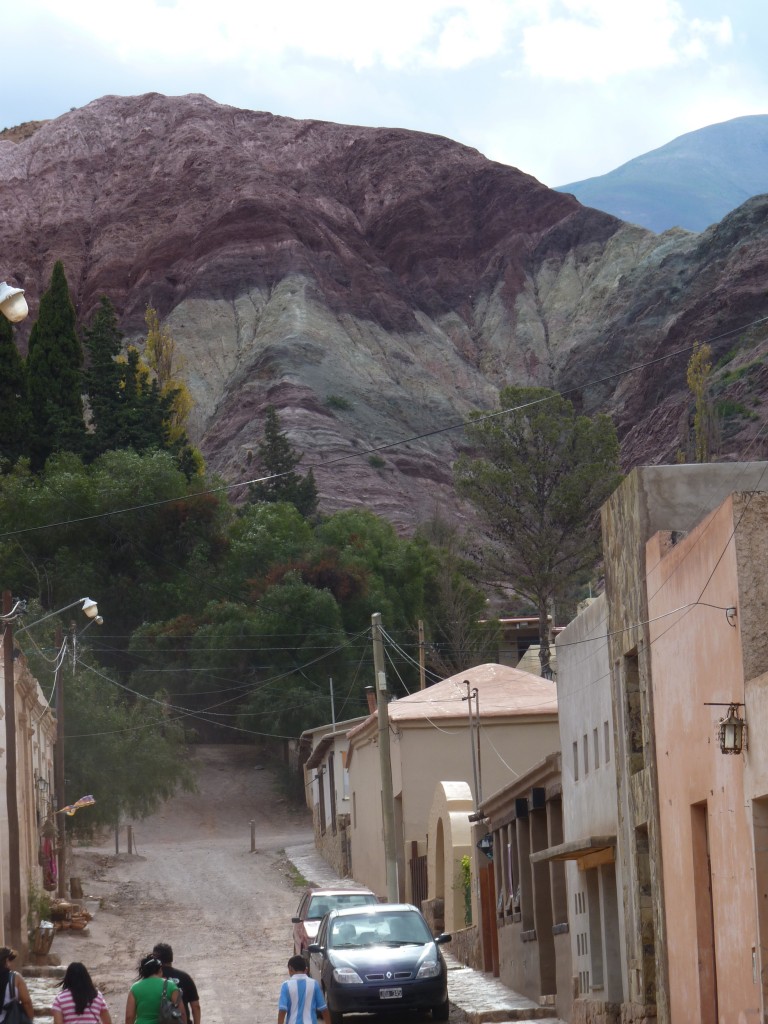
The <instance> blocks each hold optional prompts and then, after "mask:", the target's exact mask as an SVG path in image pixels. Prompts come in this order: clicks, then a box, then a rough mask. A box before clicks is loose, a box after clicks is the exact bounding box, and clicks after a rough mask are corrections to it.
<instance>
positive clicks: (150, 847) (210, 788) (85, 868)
mask: <svg viewBox="0 0 768 1024" xmlns="http://www.w3.org/2000/svg"><path fill="white" fill-rule="evenodd" d="M194 757H195V760H196V761H197V763H198V785H199V792H198V793H197V794H189V793H181V794H179V795H178V796H177V797H175V798H174V800H173V801H172V802H170V803H168V804H166V805H164V806H163V808H161V810H160V811H159V812H158V813H157V814H155V815H154V816H153V817H152V818H149V819H147V820H146V821H143V822H139V823H137V824H136V825H135V841H136V850H137V854H138V855H137V856H133V857H128V856H127V854H125V853H121V854H120V856H118V857H116V856H115V853H114V839H112V838H110V839H109V840H108V841H106V842H105V844H104V845H103V846H98V847H88V848H86V849H78V850H75V853H74V857H73V865H72V871H71V873H72V874H74V875H79V876H80V877H81V878H82V882H83V888H84V891H85V893H86V894H87V895H91V896H94V897H96V898H99V899H100V900H101V902H102V905H101V908H100V909H99V910H98V911H97V912H96V914H95V916H94V919H93V921H91V923H90V926H89V929H88V931H89V933H90V934H89V935H82V934H78V933H74V932H62V933H60V934H59V935H58V936H57V938H56V940H55V944H54V947H53V950H52V952H54V953H56V955H57V956H59V957H60V958H61V961H62V963H68V962H69V961H71V960H82V961H83V962H84V963H85V964H86V965H87V966H88V968H89V970H90V971H91V973H92V975H93V977H94V980H95V981H96V983H97V985H99V987H101V989H102V991H104V993H105V995H106V997H107V1001H108V1002H109V1004H110V1009H111V1010H112V1016H113V1020H114V1021H115V1024H119V1022H120V1021H121V1020H122V1017H123V1011H124V1007H125V998H126V995H127V992H128V988H129V986H130V984H131V983H132V981H134V980H135V976H136V973H135V972H136V963H137V960H138V958H139V957H140V956H141V955H143V954H144V953H145V952H148V951H149V950H151V948H152V946H153V945H154V943H155V942H159V941H164V942H169V943H170V944H171V945H172V946H173V949H174V954H175V962H176V964H177V965H178V966H179V967H181V968H183V969H185V970H188V971H189V972H190V974H192V976H193V977H194V979H195V981H196V983H197V987H198V990H199V992H200V1003H201V1007H202V1011H203V1024H232V1022H236V1024H240V1022H242V1024H250V1022H254V1021H265V1020H268V1021H272V1020H274V1019H275V1018H276V1009H275V1007H276V1000H277V992H278V989H279V983H280V981H281V980H282V979H283V978H284V977H285V963H286V961H287V959H288V957H289V956H290V955H291V953H292V951H293V950H292V946H291V941H290V935H291V924H290V919H291V915H292V914H293V913H294V912H295V910H296V906H297V904H298V901H299V895H300V892H301V890H300V889H297V887H296V885H295V884H294V882H293V881H292V878H291V875H290V872H289V870H288V867H287V864H286V862H285V860H284V858H283V857H282V855H281V851H282V850H283V849H284V848H285V847H286V846H291V845H294V844H298V843H304V842H309V841H311V838H312V828H311V820H310V816H309V813H308V812H304V813H302V812H300V811H296V810H292V809H290V808H289V807H288V805H287V804H286V803H285V802H284V801H283V800H281V799H280V797H279V795H276V791H275V788H274V782H273V779H272V776H271V774H270V773H269V772H268V771H264V770H259V767H260V766H259V760H258V755H257V753H256V751H255V749H254V748H253V747H249V746H237V747H230V746H207V747H200V748H197V750H196V753H195V754H194ZM252 819H254V820H255V821H256V846H257V851H256V853H251V852H250V825H249V822H250V821H251V820H252ZM121 842H122V843H124V842H125V834H123V837H122V839H121Z"/></svg>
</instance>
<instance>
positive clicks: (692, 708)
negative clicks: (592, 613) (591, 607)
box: [571, 463, 768, 1024]
mask: <svg viewBox="0 0 768 1024" xmlns="http://www.w3.org/2000/svg"><path fill="white" fill-rule="evenodd" d="M766 489H768V464H766V463H742V464H726V463H723V464H716V465H685V466H656V467H645V468H639V469H636V470H633V471H632V473H630V474H629V476H628V477H627V478H626V479H625V480H624V482H623V483H622V484H621V486H620V487H619V488H618V489H617V490H616V491H615V492H614V494H613V495H612V496H611V498H610V499H609V500H608V501H607V502H606V504H605V505H604V506H603V510H602V530H603V553H604V560H605V578H606V589H605V595H606V602H607V621H606V625H607V630H606V633H605V641H606V644H607V655H608V664H609V673H610V677H609V678H610V686H611V704H612V715H613V736H614V741H615V757H614V766H615V773H616V800H617V816H618V817H617V833H616V865H617V875H619V876H620V877H621V880H622V896H623V899H622V907H621V915H622V918H623V929H622V930H623V944H622V948H621V956H622V960H623V965H622V970H623V973H624V976H625V978H626V989H625V992H624V993H623V1000H622V1003H621V1004H620V1006H616V1008H615V1015H614V1016H613V1017H612V1018H610V1017H606V1016H602V1017H599V1018H598V1017H593V1018H589V1017H587V1018H585V1019H587V1020H589V1019H594V1020H598V1019H599V1020H601V1021H605V1020H610V1019H613V1020H617V1021H618V1020H620V1021H621V1022H622V1024H640V1022H645V1021H648V1020H653V1019H654V1018H655V1019H656V1020H658V1021H659V1024H677V1022H679V1021H694V1020H695V1021H697V1022H699V1021H710V1020H711V1021H716V1020H717V1021H718V1022H724V1024H727V1022H731V1021H732V1022H733V1024H736V1022H737V1021H738V1022H743V1021H752V1020H754V1021H757V1020H762V1019H763V1017H762V1012H763V1011H762V1010H761V1009H760V1008H761V1006H765V993H764V992H763V991H762V988H763V986H764V983H763V982H762V981H761V977H762V972H763V970H764V967H763V964H765V969H768V961H766V958H765V957H764V955H763V951H762V947H761V941H762V938H761V936H765V928H763V929H762V931H760V930H759V929H758V923H759V922H758V921H757V920H756V913H757V911H756V907H757V905H758V904H760V906H761V914H762V915H764V914H765V911H763V910H762V907H764V906H765V905H768V884H767V883H768V878H766V877H765V875H766V872H765V857H766V855H765V852H764V851H765V845H766V844H765V841H764V839H763V838H762V837H763V836H764V835H765V829H764V824H765V819H764V808H765V806H766V804H765V803H764V802H763V801H765V794H766V793H768V785H766V773H765V771H764V770H763V766H764V754H763V745H762V742H761V739H760V733H759V728H752V727H751V726H750V734H749V738H750V748H749V749H748V750H747V752H746V753H745V754H740V755H736V756H730V757H729V756H726V755H723V754H722V753H720V750H719V748H718V742H717V739H716V724H717V721H718V719H719V718H720V717H721V715H720V714H719V713H720V712H723V711H725V710H727V708H723V707H707V706H706V705H707V702H712V703H714V704H721V703H723V702H739V703H746V704H747V707H746V718H747V721H748V722H752V721H754V722H755V723H756V724H757V722H761V723H762V720H763V713H762V708H763V706H764V698H763V696H762V694H763V688H764V673H765V672H766V670H768V661H767V660H766V657H765V651H766V641H765V625H764V623H765V621H766V610H767V608H766V597H767V596H768V595H766V580H765V575H766V574H765V572H764V569H763V566H764V564H765V563H764V559H765V551H766V550H768V548H766V546H765V535H764V526H763V525H762V524H761V522H760V515H761V514H762V513H763V511H764V509H765V503H764V499H763V496H762V495H761V494H755V493H753V492H761V491H765V490H766ZM731 496H733V497H731ZM713 510H717V512H716V514H712V513H713ZM657 534H661V536H657ZM708 604H711V605H715V607H714V608H710V607H707V605H708ZM726 608H735V609H736V613H735V617H734V616H733V615H732V617H733V618H734V622H735V625H732V624H731V623H730V622H729V620H728V618H727V616H726V611H725V609H726ZM750 701H752V702H753V703H752V707H754V709H755V718H754V719H752V707H750V704H749V702H750ZM750 800H752V801H753V802H752V803H749V801H750ZM745 804H747V806H746V808H745ZM745 816H746V817H745ZM707 847H709V853H710V861H709V863H710V864H711V872H712V874H711V896H710V895H708V893H707V888H708V872H709V870H710V868H709V867H708V859H707ZM755 863H757V865H758V866H761V868H760V867H758V873H757V884H755V883H754V882H753V881H751V879H752V873H753V871H754V870H755V867H754V865H755ZM571 909H572V907H571ZM761 920H762V919H761ZM767 938H768V937H767ZM592 981H593V979H590V982H589V984H590V986H591V985H592ZM582 994H583V995H585V996H587V995H589V993H582ZM595 994H596V995H598V996H599V997H600V996H601V995H602V993H595Z"/></svg>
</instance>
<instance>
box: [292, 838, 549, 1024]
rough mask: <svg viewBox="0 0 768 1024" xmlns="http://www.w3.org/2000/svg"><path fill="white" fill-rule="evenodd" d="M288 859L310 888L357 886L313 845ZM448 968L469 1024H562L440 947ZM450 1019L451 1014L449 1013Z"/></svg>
mask: <svg viewBox="0 0 768 1024" xmlns="http://www.w3.org/2000/svg"><path fill="white" fill-rule="evenodd" d="M285 854H286V856H287V857H288V860H290V861H291V863H292V864H293V865H294V866H295V867H296V868H297V869H298V870H299V871H300V872H301V873H302V875H303V876H304V877H305V878H306V879H307V880H308V881H309V882H311V883H312V884H313V885H316V886H319V887H322V888H336V887H337V886H341V887H343V888H348V887H354V886H355V885H356V884H357V883H356V882H354V881H353V880H352V879H350V878H339V877H338V875H336V874H334V872H333V870H332V869H331V867H330V866H329V865H328V863H327V862H326V861H325V860H323V858H322V857H321V856H320V854H319V853H318V852H317V850H316V849H315V847H314V845H313V844H312V843H306V844H304V845H302V846H290V847H288V848H287V849H286V851H285ZM443 955H444V956H445V962H446V964H447V965H448V997H449V999H450V1001H451V1004H452V1006H454V1007H456V1008H458V1009H459V1010H460V1011H461V1012H462V1013H463V1014H464V1016H465V1017H466V1019H467V1021H468V1022H469V1024H484V1022H486V1021H492V1022H495V1024H506V1022H507V1021H510V1022H511V1021H517V1022H522V1024H525V1022H526V1021H536V1020H548V1021H549V1024H564V1022H563V1021H562V1020H559V1019H557V1018H555V1017H553V1016H552V1014H553V1013H554V1010H552V1009H550V1008H548V1007H544V1006H539V1005H538V1003H534V1002H533V1001H532V1000H530V999H526V997H525V996H521V995H518V993H517V992H513V991H512V989H511V988H507V986H506V985H503V984H502V983H501V982H500V981H499V979H498V978H494V977H492V976H491V975H490V974H483V973H482V971H474V970H472V968H471V967H465V966H464V964H461V963H459V961H458V960H456V958H455V957H453V956H451V954H450V953H449V952H447V950H446V949H445V947H444V948H443ZM451 1019H452V1020H453V1019H454V1015H453V1014H451Z"/></svg>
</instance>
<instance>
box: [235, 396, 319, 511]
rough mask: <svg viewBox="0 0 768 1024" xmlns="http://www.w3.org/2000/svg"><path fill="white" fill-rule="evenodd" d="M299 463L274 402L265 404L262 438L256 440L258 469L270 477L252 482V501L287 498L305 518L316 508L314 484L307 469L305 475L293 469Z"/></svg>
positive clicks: (299, 459)
mask: <svg viewBox="0 0 768 1024" xmlns="http://www.w3.org/2000/svg"><path fill="white" fill-rule="evenodd" d="M300 462H301V455H300V454H299V453H298V452H297V451H296V449H295V448H294V447H293V445H292V444H291V442H290V441H289V440H288V438H287V437H286V435H285V433H284V432H283V431H282V430H281V429H280V418H279V416H278V415H277V410H276V409H275V407H274V406H273V405H268V406H267V409H266V413H265V418H264V440H263V441H260V442H259V468H260V469H261V471H262V472H263V473H264V474H265V475H266V476H268V477H269V478H270V479H267V480H263V481H259V482H258V483H253V484H251V486H250V488H249V492H248V496H249V498H250V500H251V501H254V502H256V501H288V502H290V503H291V504H292V505H294V506H295V507H296V508H297V509H298V510H299V512H300V513H301V514H302V516H304V517H305V518H307V517H308V516H311V515H313V514H314V512H315V511H316V509H317V500H318V499H317V486H316V485H315V477H314V474H313V472H312V470H311V469H310V471H309V472H308V473H307V475H306V476H303V477H302V476H299V474H298V473H295V472H294V470H295V468H296V467H297V466H298V464H299V463H300Z"/></svg>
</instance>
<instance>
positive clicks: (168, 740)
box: [18, 627, 194, 836]
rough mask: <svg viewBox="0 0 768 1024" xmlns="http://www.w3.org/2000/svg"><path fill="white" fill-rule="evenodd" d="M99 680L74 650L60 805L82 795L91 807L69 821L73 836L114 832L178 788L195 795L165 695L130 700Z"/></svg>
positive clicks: (44, 670) (180, 733)
mask: <svg viewBox="0 0 768 1024" xmlns="http://www.w3.org/2000/svg"><path fill="white" fill-rule="evenodd" d="M34 628H35V627H33V629H34ZM41 629H42V627H40V628H39V629H36V632H38V633H39V632H40V630H41ZM25 636H26V634H21V635H20V636H19V638H18V642H19V644H20V645H21V646H22V647H23V648H24V649H25V652H27V653H28V657H29V662H30V667H31V668H32V670H33V672H34V674H35V675H36V676H37V678H38V680H39V681H40V682H41V684H43V685H44V687H47V685H48V684H47V676H48V674H49V673H50V670H51V668H50V665H47V664H46V663H45V662H44V661H43V660H42V658H40V657H39V656H38V655H37V654H36V651H35V648H34V645H33V644H32V643H31V641H30V640H28V639H27V640H25ZM80 647H81V648H82V647H83V645H82V644H81V645H80ZM105 675H106V673H103V672H102V671H101V670H99V669H96V670H95V671H94V666H93V665H92V664H91V657H90V655H89V654H88V652H87V649H85V648H84V649H79V651H78V660H77V669H76V671H74V672H72V671H70V668H69V666H67V667H66V668H65V669H64V672H63V679H62V685H63V687H64V720H65V722H66V727H67V737H66V740H67V749H66V769H67V770H66V786H65V801H66V802H67V803H74V802H75V801H76V800H78V799H79V798H80V797H81V796H84V795H85V794H90V795H92V796H93V797H94V799H95V801H96V802H95V804H94V805H93V806H92V807H89V808H88V810H87V811H82V812H80V813H78V814H76V815H75V816H74V817H73V818H72V819H71V820H68V821H67V830H68V831H71V832H72V833H74V834H75V835H78V836H89V835H92V834H93V833H94V832H95V831H97V830H98V829H99V828H101V827H105V826H107V827H109V826H115V825H117V824H118V823H119V822H120V821H121V819H124V818H126V817H130V818H139V819H140V818H144V817H147V816H148V815H150V814H152V813H153V812H154V811H155V810H157V808H158V807H159V806H160V804H161V803H162V802H163V801H164V800H166V799H168V798H169V797H171V796H173V794H174V793H175V792H176V790H177V788H179V787H182V788H183V789H186V790H194V776H193V774H192V771H191V769H190V767H189V760H188V758H186V757H185V756H184V747H185V743H186V736H185V733H184V728H183V725H182V720H180V717H179V716H177V715H175V714H174V713H173V711H172V710H171V709H170V708H169V707H168V705H167V703H166V701H165V699H164V697H163V694H156V695H154V696H153V697H152V698H151V699H149V700H139V701H129V700H127V699H126V698H125V696H124V694H123V692H122V691H121V690H120V688H119V687H118V686H116V685H114V684H113V683H110V682H109V681H108V679H107V678H105Z"/></svg>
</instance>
